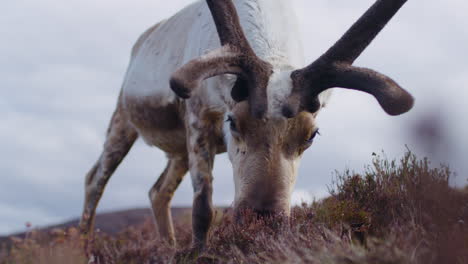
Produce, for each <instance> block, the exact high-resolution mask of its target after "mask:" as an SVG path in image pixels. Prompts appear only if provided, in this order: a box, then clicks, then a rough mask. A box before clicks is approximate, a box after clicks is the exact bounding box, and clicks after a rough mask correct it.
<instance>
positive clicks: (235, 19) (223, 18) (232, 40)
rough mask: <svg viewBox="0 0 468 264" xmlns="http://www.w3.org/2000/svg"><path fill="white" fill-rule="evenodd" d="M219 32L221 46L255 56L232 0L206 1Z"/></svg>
mask: <svg viewBox="0 0 468 264" xmlns="http://www.w3.org/2000/svg"><path fill="white" fill-rule="evenodd" d="M206 2H207V3H208V7H209V9H210V11H211V15H212V16H213V20H214V22H215V25H216V30H217V31H218V35H219V39H220V40H221V45H223V46H224V45H230V46H231V47H232V48H237V49H239V50H242V51H243V52H246V51H247V52H248V53H249V55H251V54H255V53H254V51H253V49H252V47H251V46H250V44H249V42H248V41H247V38H246V37H245V34H244V32H243V30H242V27H241V25H240V21H239V15H238V14H237V11H236V7H235V6H234V4H233V3H232V1H231V0H206Z"/></svg>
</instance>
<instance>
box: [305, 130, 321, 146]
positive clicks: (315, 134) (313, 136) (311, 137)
mask: <svg viewBox="0 0 468 264" xmlns="http://www.w3.org/2000/svg"><path fill="white" fill-rule="evenodd" d="M317 135H320V132H319V130H318V129H317V130H315V132H314V133H312V135H311V136H310V138H309V139H308V140H307V143H309V144H310V143H312V142H313V141H314V138H315V137H316V136H317Z"/></svg>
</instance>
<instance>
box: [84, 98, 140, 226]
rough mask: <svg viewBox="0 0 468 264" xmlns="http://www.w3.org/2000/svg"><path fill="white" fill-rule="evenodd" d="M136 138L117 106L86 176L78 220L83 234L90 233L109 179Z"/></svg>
mask: <svg viewBox="0 0 468 264" xmlns="http://www.w3.org/2000/svg"><path fill="white" fill-rule="evenodd" d="M137 138H138V133H137V131H136V130H135V128H134V127H133V126H132V125H131V124H130V123H129V121H128V120H127V119H126V118H125V115H123V113H122V110H121V109H120V107H119V106H118V107H117V109H116V111H115V112H114V115H113V116H112V119H111V123H110V125H109V129H108V131H107V137H106V141H105V143H104V149H103V151H102V154H101V156H100V157H99V159H98V160H97V162H96V164H95V165H94V166H93V168H92V169H91V170H90V171H89V172H88V174H87V175H86V182H85V202H84V209H83V214H82V216H81V220H80V230H81V232H82V233H83V234H89V233H90V232H92V229H93V224H94V217H95V213H96V208H97V205H98V203H99V200H100V199H101V196H102V194H103V192H104V188H105V186H106V184H107V182H108V181H109V179H110V177H111V176H112V174H113V173H114V171H115V170H116V169H117V167H118V165H119V164H120V162H121V161H122V160H123V159H124V157H125V156H126V155H127V153H128V151H129V150H130V148H131V147H132V146H133V143H135V140H136V139H137Z"/></svg>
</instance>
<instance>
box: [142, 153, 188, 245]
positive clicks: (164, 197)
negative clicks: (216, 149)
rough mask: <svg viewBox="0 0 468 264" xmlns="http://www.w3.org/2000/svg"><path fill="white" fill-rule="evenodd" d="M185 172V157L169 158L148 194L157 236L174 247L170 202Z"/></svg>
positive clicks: (186, 162)
mask: <svg viewBox="0 0 468 264" xmlns="http://www.w3.org/2000/svg"><path fill="white" fill-rule="evenodd" d="M187 171H188V159H187V157H177V158H175V157H172V158H170V160H169V162H168V164H167V166H166V169H165V170H164V172H163V173H162V174H161V176H160V177H159V179H158V181H157V182H156V183H155V184H154V186H153V187H152V188H151V190H150V192H149V197H150V200H151V207H152V209H153V216H154V220H155V223H156V227H157V229H158V233H159V236H160V237H161V238H163V239H164V240H166V241H167V242H169V243H170V244H171V245H175V243H176V241H175V235H174V226H173V224H172V216H171V211H170V202H171V200H172V196H173V195H174V192H175V191H176V189H177V187H178V186H179V184H180V182H181V181H182V179H183V177H184V176H185V174H186V173H187Z"/></svg>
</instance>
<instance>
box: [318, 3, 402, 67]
mask: <svg viewBox="0 0 468 264" xmlns="http://www.w3.org/2000/svg"><path fill="white" fill-rule="evenodd" d="M406 1H407V0H390V1H388V0H378V1H377V2H375V3H374V4H373V5H372V6H371V7H370V8H369V9H368V10H367V11H366V12H365V13H364V15H362V16H361V17H360V18H359V20H358V21H356V22H355V23H354V24H353V26H351V28H350V29H348V31H346V33H345V34H344V35H343V36H342V37H341V38H340V39H339V40H338V41H337V42H336V43H335V45H333V46H332V47H331V48H330V49H329V50H328V51H327V52H326V53H325V54H324V55H323V56H322V58H323V59H325V58H326V59H328V60H332V61H341V62H346V63H349V64H352V63H353V62H354V61H355V60H356V59H357V58H358V57H359V55H361V53H362V52H363V51H364V50H365V49H366V48H367V46H368V45H369V44H370V43H371V42H372V41H373V40H374V38H375V37H376V36H377V35H378V34H379V33H380V31H382V29H383V28H384V27H385V25H387V23H388V22H389V21H390V19H392V18H393V16H394V15H395V14H396V13H397V12H398V10H400V8H401V7H402V6H403V5H404V4H405V3H406Z"/></svg>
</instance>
